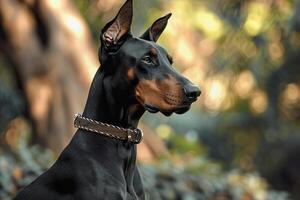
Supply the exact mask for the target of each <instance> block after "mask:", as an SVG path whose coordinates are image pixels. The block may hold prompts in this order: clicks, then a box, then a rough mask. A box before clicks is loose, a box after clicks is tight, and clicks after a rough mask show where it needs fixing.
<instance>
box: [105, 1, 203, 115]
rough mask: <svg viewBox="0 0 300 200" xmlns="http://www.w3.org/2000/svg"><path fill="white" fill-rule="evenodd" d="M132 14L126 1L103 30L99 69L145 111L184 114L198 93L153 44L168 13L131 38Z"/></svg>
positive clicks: (166, 54) (196, 88)
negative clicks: (140, 33) (140, 34)
mask: <svg viewBox="0 0 300 200" xmlns="http://www.w3.org/2000/svg"><path fill="white" fill-rule="evenodd" d="M132 15H133V9H132V0H127V1H126V2H125V4H124V5H123V6H122V7H121V9H120V10H119V12H118V14H117V15H116V17H115V18H114V19H113V20H112V21H110V22H109V23H107V24H106V26H105V27H104V28H103V30H102V32H101V35H100V40H101V48H100V51H99V59H100V62H101V65H102V67H103V70H104V71H105V73H106V74H108V75H110V76H112V77H113V78H112V81H113V82H114V84H118V86H119V87H122V88H126V90H127V91H128V90H130V91H131V92H128V95H132V96H133V97H134V98H135V99H136V100H137V102H138V103H139V104H141V105H143V106H144V108H145V109H146V110H148V111H149V112H152V113H155V112H158V111H160V112H162V113H163V114H165V115H170V114H172V113H173V112H175V113H178V114H181V113H184V112H186V111H187V110H188V109H189V108H190V105H191V104H192V103H193V102H194V101H196V100H197V98H198V96H199V95H200V93H201V92H200V90H199V88H198V87H197V86H195V85H194V84H192V83H191V82H190V81H189V80H188V79H186V78H185V77H183V76H182V75H181V74H180V73H178V72H177V71H176V70H175V69H174V68H173V67H172V63H173V61H172V57H171V56H170V55H169V54H168V52H167V51H166V50H165V49H164V48H163V47H161V46H160V45H158V44H157V43H156V42H157V40H158V39H159V37H160V35H161V34H162V32H163V31H164V29H165V27H166V26H167V23H168V19H169V18H170V17H171V14H168V15H166V16H164V17H161V18H159V19H157V20H156V21H155V22H154V23H153V24H152V25H151V26H150V28H149V29H147V31H146V32H145V33H144V34H143V35H142V36H141V37H133V36H132V35H131V31H130V29H131V22H132Z"/></svg>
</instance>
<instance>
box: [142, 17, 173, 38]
mask: <svg viewBox="0 0 300 200" xmlns="http://www.w3.org/2000/svg"><path fill="white" fill-rule="evenodd" d="M171 15H172V14H171V13H169V14H167V15H166V16H164V17H161V18H159V19H157V20H156V21H155V22H154V23H153V24H152V26H151V27H150V28H149V29H148V30H147V31H146V32H145V33H144V34H143V35H142V36H141V38H142V39H144V40H150V41H153V42H156V41H157V40H158V38H159V36H160V35H161V34H162V32H163V31H164V30H165V28H166V26H167V24H168V20H169V18H170V17H171Z"/></svg>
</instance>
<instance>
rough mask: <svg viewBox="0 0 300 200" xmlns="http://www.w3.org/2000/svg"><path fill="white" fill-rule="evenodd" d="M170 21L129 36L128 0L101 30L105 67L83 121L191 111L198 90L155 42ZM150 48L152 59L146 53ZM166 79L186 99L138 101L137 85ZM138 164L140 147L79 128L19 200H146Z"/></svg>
mask: <svg viewBox="0 0 300 200" xmlns="http://www.w3.org/2000/svg"><path fill="white" fill-rule="evenodd" d="M169 17H170V15H167V16H165V17H163V18H160V19H158V20H157V21H156V22H154V24H153V25H152V26H151V27H150V28H149V29H148V30H147V31H146V33H145V34H144V35H143V36H142V37H141V38H134V37H132V36H131V34H130V25H131V19H132V2H131V0H127V1H126V3H125V4H124V5H123V7H122V8H121V9H120V11H119V13H118V15H117V16H116V18H115V19H113V20H112V21H111V22H109V23H108V24H107V25H106V26H105V27H104V29H103V31H102V34H101V38H100V39H101V49H100V51H99V57H100V61H101V68H99V69H98V71H97V73H96V75H95V77H94V80H93V82H92V86H91V89H90V92H89V96H88V100H87V103H86V107H85V110H84V112H83V116H84V117H87V118H91V119H93V120H97V121H101V122H104V123H109V124H113V125H117V126H121V127H124V128H136V127H137V124H138V121H139V119H140V117H141V116H142V115H143V113H144V112H145V109H149V111H151V112H156V111H162V112H163V113H164V114H166V115H169V114H170V113H172V112H178V113H183V112H185V111H187V110H188V109H189V106H190V104H191V103H192V102H193V101H195V100H196V98H197V96H199V95H200V91H199V89H198V88H197V87H195V86H193V85H192V84H191V83H190V82H189V81H188V80H187V79H185V78H183V77H182V76H181V75H180V74H178V73H177V72H176V71H175V70H174V69H173V68H172V67H171V63H170V59H169V58H167V57H168V56H167V53H166V51H165V50H163V49H162V48H161V47H160V46H158V45H156V44H155V42H156V40H157V39H158V37H159V36H160V34H161V33H162V31H163V30H164V28H165V26H166V24H167V20H168V19H169ZM149 49H152V54H153V55H151V56H152V57H153V58H152V57H151V58H150V56H149V55H148V54H147V52H148V51H149ZM153 51H154V53H153ZM145 55H146V56H145ZM154 65H155V67H154ZM130 70H133V71H134V72H133V71H130ZM166 77H173V79H174V80H175V79H176V82H175V83H174V85H177V86H176V88H177V89H178V94H179V93H180V94H182V93H184V94H185V96H184V97H182V99H183V100H182V99H180V101H179V100H176V101H171V100H174V99H172V98H175V97H174V95H173V96H171V95H169V96H168V98H167V100H168V101H169V102H171V103H170V105H171V104H172V105H173V106H170V109H168V110H166V109H165V108H164V109H161V108H160V107H159V105H158V104H157V105H155V106H154V104H151V102H150V103H149V102H146V100H144V102H143V103H141V101H140V100H139V99H138V98H137V92H136V87H137V84H138V83H140V82H142V81H144V82H146V83H148V82H149V81H150V80H154V81H153V83H162V82H163V79H164V78H166ZM173 79H172V80H173ZM145 80H147V81H148V82H147V81H145ZM170 80H171V79H170ZM170 80H169V82H168V84H170ZM165 85H166V84H165ZM165 85H164V87H166V86H165ZM170 85H173V83H172V84H170ZM143 92H145V93H147V91H143ZM159 92H162V91H159ZM140 93H141V90H139V93H138V94H139V95H141V94H140ZM159 97H160V96H158V97H157V98H159ZM176 97H178V98H179V95H178V96H176ZM152 98H153V97H152ZM160 101H161V102H163V103H161V105H166V102H165V101H163V100H160ZM172 102H173V103H172ZM177 102H180V105H179V103H177ZM143 104H144V105H143ZM175 104H176V105H175ZM177 104H178V105H177ZM171 108H172V109H171ZM135 162H136V144H133V143H130V142H126V141H120V140H116V139H112V138H108V137H105V136H102V135H100V134H97V133H93V132H89V131H85V130H81V129H79V130H77V132H76V133H75V135H74V137H73V138H72V140H71V142H70V144H69V145H68V146H67V147H66V148H65V149H64V151H63V152H62V153H61V155H60V157H59V158H58V160H57V161H56V162H55V163H54V165H53V166H52V167H51V168H50V169H49V170H47V171H46V172H45V173H44V174H42V175H41V176H39V177H38V178H37V179H36V180H35V181H34V182H32V183H31V184H30V185H28V186H27V187H25V188H24V189H23V190H22V191H21V192H20V193H19V194H18V195H17V196H16V197H15V200H68V199H70V200H71V199H82V200H92V199H144V198H145V197H144V191H143V185H142V181H141V177H140V174H139V171H138V169H137V167H136V165H135Z"/></svg>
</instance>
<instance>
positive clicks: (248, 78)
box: [233, 70, 256, 99]
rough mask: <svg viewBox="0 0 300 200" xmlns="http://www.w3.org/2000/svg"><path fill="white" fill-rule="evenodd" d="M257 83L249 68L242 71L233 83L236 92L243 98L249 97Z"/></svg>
mask: <svg viewBox="0 0 300 200" xmlns="http://www.w3.org/2000/svg"><path fill="white" fill-rule="evenodd" d="M255 85H256V81H255V79H254V77H253V75H252V73H251V72H250V71H249V70H245V71H243V72H241V73H240V74H239V75H238V76H237V78H236V81H235V83H234V85H233V88H234V91H235V93H236V94H237V95H238V96H239V97H240V98H242V99H245V98H248V97H249V96H250V94H251V92H252V90H253V88H254V87H255Z"/></svg>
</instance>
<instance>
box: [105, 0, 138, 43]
mask: <svg viewBox="0 0 300 200" xmlns="http://www.w3.org/2000/svg"><path fill="white" fill-rule="evenodd" d="M132 14H133V9H132V0H127V1H126V2H125V4H124V5H123V6H122V7H121V8H120V10H119V12H118V14H117V16H116V17H115V18H114V19H113V20H112V21H110V22H108V23H107V24H106V25H105V27H104V28H103V30H102V32H101V36H100V37H101V42H102V43H104V45H105V46H106V47H107V48H113V47H115V46H117V45H118V44H119V42H120V41H121V40H122V38H123V37H124V36H126V35H128V34H130V27H131V22H132Z"/></svg>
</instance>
